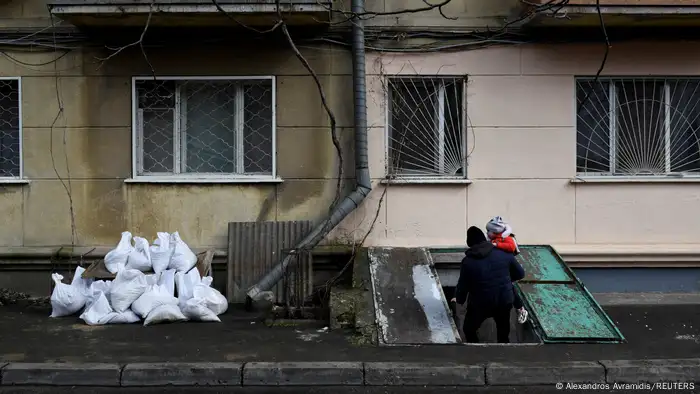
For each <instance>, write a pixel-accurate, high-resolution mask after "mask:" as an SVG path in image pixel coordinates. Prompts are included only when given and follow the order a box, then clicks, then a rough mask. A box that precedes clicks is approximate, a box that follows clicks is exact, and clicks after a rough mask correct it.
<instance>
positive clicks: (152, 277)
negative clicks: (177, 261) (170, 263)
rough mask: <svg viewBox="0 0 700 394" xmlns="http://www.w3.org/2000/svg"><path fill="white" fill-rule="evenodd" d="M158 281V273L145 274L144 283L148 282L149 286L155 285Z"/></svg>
mask: <svg viewBox="0 0 700 394" xmlns="http://www.w3.org/2000/svg"><path fill="white" fill-rule="evenodd" d="M158 281H160V274H147V275H146V283H148V285H149V286H153V285H157V284H158Z"/></svg>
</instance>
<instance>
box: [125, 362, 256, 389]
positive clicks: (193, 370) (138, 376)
mask: <svg viewBox="0 0 700 394" xmlns="http://www.w3.org/2000/svg"><path fill="white" fill-rule="evenodd" d="M242 370H243V364H242V363H153V364H140V363H139V364H128V365H127V366H125V367H124V370H123V371H122V377H121V385H122V386H168V385H172V386H240V385H241V371H242Z"/></svg>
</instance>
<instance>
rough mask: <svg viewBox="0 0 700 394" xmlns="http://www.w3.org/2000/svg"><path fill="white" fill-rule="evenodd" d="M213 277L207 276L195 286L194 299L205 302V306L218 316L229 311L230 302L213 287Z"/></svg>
mask: <svg viewBox="0 0 700 394" xmlns="http://www.w3.org/2000/svg"><path fill="white" fill-rule="evenodd" d="M211 282H212V278H211V276H205V277H204V278H202V280H201V281H200V282H199V283H197V284H196V285H195V286H194V289H193V290H192V297H193V298H194V299H199V300H204V305H206V306H207V308H209V309H211V311H212V312H214V313H215V314H217V315H220V314H222V313H224V312H226V309H228V301H227V300H226V297H224V295H223V294H221V293H220V292H219V290H216V289H215V288H213V287H211Z"/></svg>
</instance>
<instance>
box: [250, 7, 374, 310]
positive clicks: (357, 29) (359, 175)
mask: <svg viewBox="0 0 700 394" xmlns="http://www.w3.org/2000/svg"><path fill="white" fill-rule="evenodd" d="M351 10H352V12H353V13H355V14H361V13H363V12H365V2H364V0H352V6H351ZM352 67H353V95H354V105H355V179H356V183H357V185H356V186H355V190H353V191H352V192H351V193H350V194H348V195H347V196H346V197H345V199H343V200H342V201H341V202H340V203H339V204H338V205H337V206H336V208H335V209H334V210H333V212H331V214H330V215H328V217H327V218H326V219H325V220H323V221H322V222H321V223H320V224H319V225H317V226H316V227H315V228H314V229H313V230H311V232H310V233H309V234H308V235H307V236H306V237H305V238H304V239H303V240H302V241H301V242H299V244H298V245H297V246H296V248H295V250H308V249H312V248H313V247H315V246H316V245H318V243H319V242H321V240H322V239H323V238H324V237H325V236H326V235H327V234H328V233H329V232H330V231H331V230H333V228H335V226H337V225H338V224H339V223H340V222H341V221H342V220H343V219H344V218H345V217H346V216H348V215H349V214H350V212H352V211H354V210H355V209H356V208H357V207H359V206H360V204H361V203H362V201H363V200H364V199H365V198H366V197H367V195H369V192H370V191H371V190H372V182H371V181H370V177H369V165H368V158H367V156H368V154H367V89H366V86H365V32H364V22H363V20H362V19H360V18H356V19H355V20H354V21H353V23H352ZM293 252H294V251H292V253H290V254H288V255H287V256H285V258H284V259H283V260H282V262H280V263H279V264H277V266H275V267H274V268H273V269H272V270H271V271H270V272H269V273H268V274H267V275H265V276H264V277H263V278H262V279H260V281H259V282H258V283H257V284H255V285H254V286H252V287H251V288H250V289H248V292H247V296H248V299H249V300H252V299H255V297H256V296H257V295H258V294H259V293H260V292H263V291H267V290H270V289H271V288H272V287H273V286H275V285H276V284H277V282H279V281H280V280H281V279H282V278H283V277H284V273H285V272H287V267H289V265H290V264H292V262H295V261H297V260H294V259H293V258H292V257H293Z"/></svg>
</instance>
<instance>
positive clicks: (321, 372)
mask: <svg viewBox="0 0 700 394" xmlns="http://www.w3.org/2000/svg"><path fill="white" fill-rule="evenodd" d="M243 385H244V386H362V385H364V365H363V363H361V362H299V363H294V362H281V363H266V362H252V363H246V364H245V366H244V367H243Z"/></svg>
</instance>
